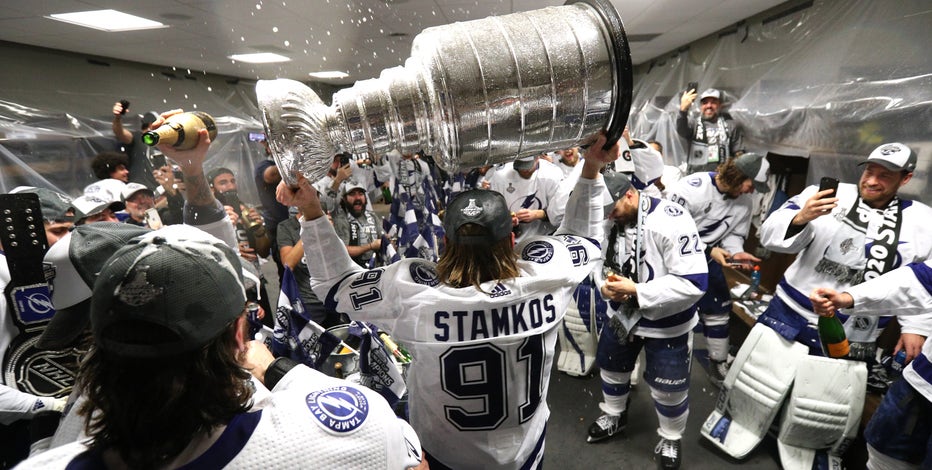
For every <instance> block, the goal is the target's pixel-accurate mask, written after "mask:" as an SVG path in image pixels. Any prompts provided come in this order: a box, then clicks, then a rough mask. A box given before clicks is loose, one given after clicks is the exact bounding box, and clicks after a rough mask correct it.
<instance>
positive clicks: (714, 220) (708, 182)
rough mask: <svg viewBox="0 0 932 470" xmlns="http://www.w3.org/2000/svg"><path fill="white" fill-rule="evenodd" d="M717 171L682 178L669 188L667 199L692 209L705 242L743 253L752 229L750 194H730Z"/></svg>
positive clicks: (691, 212) (697, 227)
mask: <svg viewBox="0 0 932 470" xmlns="http://www.w3.org/2000/svg"><path fill="white" fill-rule="evenodd" d="M716 174H717V173H714V172H706V173H693V174H691V175H689V176H687V177H686V178H683V179H681V180H680V181H678V182H677V183H676V184H674V185H673V187H672V188H670V191H669V197H668V199H670V200H671V201H673V202H675V203H677V204H679V205H681V206H683V207H684V208H686V210H688V211H689V213H690V215H692V218H693V220H694V221H695V222H696V229H698V230H699V237H700V238H702V241H703V242H704V243H705V244H706V245H708V246H720V247H722V248H724V249H725V250H728V252H730V253H731V254H735V253H741V252H743V251H744V240H745V239H746V238H747V234H748V230H750V228H751V210H752V208H753V204H752V201H751V195H750V194H742V195H741V196H739V197H738V198H731V197H729V196H728V195H727V194H725V193H723V192H721V191H720V190H719V189H718V186H717V185H716V184H715V175H716Z"/></svg>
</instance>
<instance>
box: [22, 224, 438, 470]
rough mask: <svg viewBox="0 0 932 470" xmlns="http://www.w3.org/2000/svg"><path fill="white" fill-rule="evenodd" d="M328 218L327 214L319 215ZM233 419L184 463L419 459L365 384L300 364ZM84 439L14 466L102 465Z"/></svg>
mask: <svg viewBox="0 0 932 470" xmlns="http://www.w3.org/2000/svg"><path fill="white" fill-rule="evenodd" d="M325 220H326V219H325ZM263 405H264V406H263V407H262V409H260V410H258V411H252V412H249V413H242V414H239V415H237V416H236V417H234V418H233V420H232V421H231V422H230V423H229V424H228V425H227V427H226V428H225V429H224V430H223V432H222V433H221V434H220V437H219V438H218V439H217V441H216V442H214V443H213V444H211V445H210V447H209V448H208V449H207V450H206V451H204V452H203V453H201V454H200V455H199V456H198V457H197V458H195V460H193V461H191V462H189V463H187V464H186V468H230V469H238V468H244V469H245V468H308V467H309V466H310V467H313V468H320V469H334V470H338V469H339V470H342V469H346V468H360V469H362V468H366V469H373V470H381V469H405V468H408V467H414V466H417V465H418V463H419V462H420V455H421V450H420V447H421V446H420V442H419V441H418V438H417V435H416V434H415V433H414V430H413V429H412V428H411V426H409V425H408V423H406V422H404V421H403V420H401V419H399V418H397V417H396V416H395V414H394V412H393V411H392V409H391V407H390V406H389V405H388V402H386V401H385V399H383V398H382V396H381V395H379V394H378V393H376V392H374V391H372V390H369V389H368V388H365V387H363V386H359V385H356V384H351V383H349V382H346V381H344V380H340V379H336V378H333V377H328V376H326V375H324V374H322V373H320V372H317V371H315V370H312V369H309V368H307V367H305V366H303V365H298V366H296V367H295V368H294V369H292V370H291V371H289V372H288V373H287V374H285V376H284V377H283V378H282V380H281V381H280V382H279V383H278V384H277V385H276V386H275V388H274V389H273V390H272V395H271V396H270V397H267V399H266V400H264V401H263ZM86 450H87V447H86V445H85V444H84V443H83V442H73V443H71V444H68V445H64V446H62V447H58V448H55V449H52V450H49V451H46V452H43V453H41V454H38V455H36V456H35V457H33V458H31V459H28V460H26V461H25V462H23V463H21V464H20V465H19V466H18V467H17V468H19V469H24V470H25V469H33V468H35V469H43V470H53V469H64V468H66V467H67V468H70V469H84V468H104V466H103V462H102V460H101V458H100V455H99V454H92V453H85V451H86Z"/></svg>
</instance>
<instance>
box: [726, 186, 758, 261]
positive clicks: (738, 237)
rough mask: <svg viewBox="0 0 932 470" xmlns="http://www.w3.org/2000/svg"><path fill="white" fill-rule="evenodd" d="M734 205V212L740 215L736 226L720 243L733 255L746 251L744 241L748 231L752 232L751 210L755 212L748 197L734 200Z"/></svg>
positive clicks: (744, 196)
mask: <svg viewBox="0 0 932 470" xmlns="http://www.w3.org/2000/svg"><path fill="white" fill-rule="evenodd" d="M733 204H734V208H733V209H732V210H734V211H735V212H739V213H740V215H739V216H738V217H737V218H736V219H735V226H734V227H733V228H732V229H731V231H730V232H728V234H727V235H725V236H724V237H723V238H722V241H720V242H719V245H721V247H722V248H724V249H726V250H728V252H729V253H731V254H732V255H734V254H735V253H741V252H743V251H744V241H745V239H746V238H747V236H748V231H750V230H751V210H753V207H752V204H751V199H750V197H748V196H747V195H743V196H741V197H739V198H738V199H736V200H734V202H733Z"/></svg>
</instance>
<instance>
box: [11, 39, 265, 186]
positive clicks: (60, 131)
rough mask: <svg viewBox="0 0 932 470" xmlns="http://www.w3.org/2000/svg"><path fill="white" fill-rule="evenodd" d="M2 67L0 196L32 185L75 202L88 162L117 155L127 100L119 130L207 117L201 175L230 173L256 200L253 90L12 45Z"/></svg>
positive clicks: (87, 177) (86, 180)
mask: <svg viewBox="0 0 932 470" xmlns="http://www.w3.org/2000/svg"><path fill="white" fill-rule="evenodd" d="M0 61H2V63H3V64H4V73H2V74H0V192H8V191H10V190H11V189H13V188H14V187H16V186H21V185H29V186H40V187H46V188H52V189H55V190H57V191H60V192H63V193H65V194H68V195H70V196H79V195H80V194H81V193H82V191H83V189H84V187H85V186H86V185H88V184H90V183H92V182H94V181H96V178H95V177H94V174H93V172H92V171H91V160H92V159H93V158H94V156H95V155H96V154H97V153H99V152H101V151H104V150H119V148H120V144H119V143H118V142H117V141H116V138H115V137H114V135H113V131H112V129H111V120H112V117H113V114H112V111H111V110H112V108H113V104H114V103H115V102H117V101H119V100H120V99H127V100H129V101H130V110H129V112H128V113H127V115H126V116H125V117H124V125H125V128H126V129H127V130H132V131H138V129H139V128H140V115H141V114H143V113H145V112H148V111H156V112H161V111H166V110H170V109H176V108H182V109H185V110H189V111H190V110H200V111H204V112H207V113H209V114H211V115H212V116H213V117H214V118H215V120H216V122H217V126H218V131H219V133H218V137H217V139H216V140H215V142H214V143H213V144H211V148H210V151H209V153H208V158H207V161H206V162H205V167H207V168H213V167H217V166H225V167H228V168H231V169H232V170H233V171H234V172H236V175H237V181H238V183H239V192H240V196H241V198H242V199H243V201H245V202H247V203H249V204H256V203H257V202H258V197H257V195H256V189H255V184H254V183H253V176H252V175H253V169H254V168H255V166H256V165H257V164H258V163H259V162H260V161H261V160H263V159H265V158H266V157H265V148H264V147H263V145H262V144H261V143H260V142H253V141H250V140H249V134H250V133H251V132H262V124H261V123H260V122H259V121H258V120H257V119H256V117H255V116H257V114H256V113H258V111H257V108H256V105H255V92H254V90H253V86H254V85H253V84H252V83H247V82H245V81H243V82H239V81H237V80H231V79H227V78H224V77H218V76H211V75H207V74H202V73H192V72H190V71H184V70H173V69H170V68H167V69H162V68H159V67H156V66H148V65H142V64H133V63H127V62H120V61H112V62H107V61H102V60H97V59H86V58H85V57H84V56H81V55H77V54H70V53H66V52H61V51H52V50H48V49H37V48H29V47H25V46H22V47H20V46H17V45H14V44H9V43H0ZM163 72H164V73H163Z"/></svg>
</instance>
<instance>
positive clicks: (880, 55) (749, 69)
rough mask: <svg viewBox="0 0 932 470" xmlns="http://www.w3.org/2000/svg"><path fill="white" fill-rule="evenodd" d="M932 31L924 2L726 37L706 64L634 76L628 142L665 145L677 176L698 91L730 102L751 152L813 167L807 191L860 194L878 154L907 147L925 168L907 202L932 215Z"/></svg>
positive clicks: (856, 5)
mask: <svg viewBox="0 0 932 470" xmlns="http://www.w3.org/2000/svg"><path fill="white" fill-rule="evenodd" d="M930 24H932V10H930V9H929V3H928V2H927V1H924V0H861V1H844V2H840V1H814V2H812V5H811V6H810V7H808V8H805V9H803V10H800V11H797V12H795V13H792V14H789V15H786V16H783V17H780V18H776V19H772V20H770V21H767V22H763V21H756V22H753V21H749V22H747V23H746V24H744V25H741V26H739V27H738V29H737V31H736V32H734V33H730V34H725V35H722V36H721V37H719V38H718V40H717V41H715V43H714V45H712V46H711V51H709V53H708V54H707V55H706V56H705V57H704V58H701V59H702V60H701V62H700V63H694V62H692V61H691V60H690V59H691V56H694V55H698V54H697V53H696V52H695V51H688V50H687V51H683V52H680V53H678V54H675V55H672V56H670V57H666V58H662V59H658V60H656V61H655V62H654V63H653V65H652V67H650V69H649V70H648V71H647V72H646V73H643V74H640V75H637V76H635V90H634V91H635V100H634V106H633V108H632V117H631V120H630V122H629V126H630V128H631V135H632V136H636V137H640V138H650V139H656V140H658V141H659V142H661V143H662V144H663V145H664V149H665V154H666V158H667V162H668V163H669V164H674V165H679V164H681V163H683V162H684V161H685V154H686V152H685V149H684V144H685V142H684V141H682V140H681V139H680V138H678V136H677V135H676V128H675V120H676V113H677V111H678V109H679V105H680V97H681V95H682V93H683V91H684V89H685V88H686V84H687V83H688V82H691V81H698V82H699V91H700V92H701V91H702V90H704V89H706V88H709V87H714V88H718V89H720V90H722V91H723V92H724V93H725V96H726V98H725V103H724V104H725V111H727V112H729V113H730V114H731V116H732V117H733V118H734V119H735V120H736V121H737V122H738V123H739V125H740V126H741V127H742V128H743V130H744V135H745V146H746V147H747V148H748V150H752V151H756V152H762V153H766V152H774V153H778V154H781V155H796V156H802V157H808V158H809V173H808V182H809V183H810V184H815V183H817V182H818V179H819V177H821V176H823V175H838V176H839V178H840V179H841V180H842V181H843V182H848V183H856V182H857V180H858V178H859V176H860V168H858V167H857V166H856V165H857V162H858V161H860V160H861V159H863V158H865V157H866V156H867V155H868V154H869V153H870V151H871V150H873V149H874V148H875V147H876V146H878V145H880V144H881V143H884V142H902V143H904V144H907V145H909V146H910V147H912V148H913V149H914V150H915V151H917V152H918V154H919V164H918V166H917V169H916V172H915V175H914V178H913V179H912V181H910V182H909V183H908V184H907V185H906V186H905V187H904V188H903V189H902V194H905V195H907V196H909V197H914V198H917V199H919V200H921V201H923V202H926V203H930V202H932V187H930V185H929V183H928V177H929V169H930V167H932V106H930V105H932V54H930V52H929V44H932V29H930V28H929V25H930ZM697 49H698V47H697ZM691 113H693V114H695V115H697V114H698V110H697V106H696V105H694V106H693V108H692V110H691Z"/></svg>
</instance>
